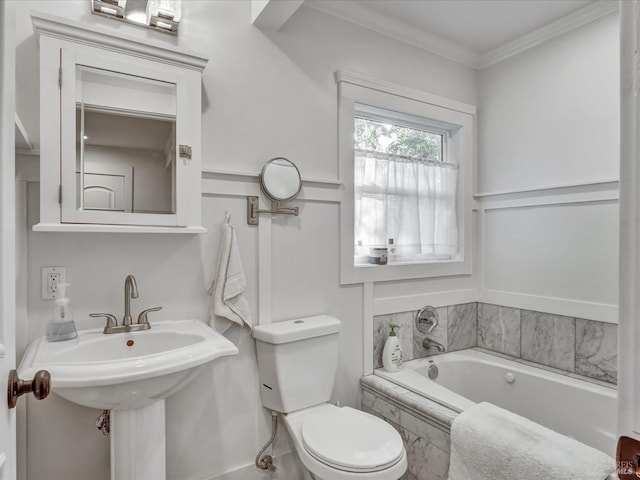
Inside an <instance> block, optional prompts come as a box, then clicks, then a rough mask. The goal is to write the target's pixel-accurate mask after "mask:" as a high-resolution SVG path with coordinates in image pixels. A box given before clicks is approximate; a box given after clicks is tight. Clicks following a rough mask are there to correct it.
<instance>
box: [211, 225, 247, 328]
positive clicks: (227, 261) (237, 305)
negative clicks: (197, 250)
mask: <svg viewBox="0 0 640 480" xmlns="http://www.w3.org/2000/svg"><path fill="white" fill-rule="evenodd" d="M222 228H223V229H224V230H223V235H222V244H221V245H220V254H219V255H218V269H217V271H216V270H215V269H214V274H213V276H212V278H211V282H210V283H209V289H208V292H209V295H211V296H212V299H211V321H210V324H211V326H212V327H214V328H215V329H216V330H218V331H219V332H220V333H224V332H225V331H226V330H227V329H228V328H229V327H230V326H231V325H233V322H235V323H237V324H238V325H240V326H243V325H247V326H248V327H249V330H251V329H252V328H253V325H252V321H251V310H250V309H249V302H248V301H247V297H246V295H245V291H246V289H247V280H246V278H245V276H244V270H243V268H242V262H241V261H240V252H239V250H238V244H237V242H236V234H235V231H234V228H233V227H232V226H231V225H230V224H229V217H228V216H227V222H226V223H225V224H224V226H223V227H222Z"/></svg>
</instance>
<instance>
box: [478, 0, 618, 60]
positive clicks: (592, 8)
mask: <svg viewBox="0 0 640 480" xmlns="http://www.w3.org/2000/svg"><path fill="white" fill-rule="evenodd" d="M617 11H618V2H617V1H611V0H602V1H598V2H595V3H592V4H591V5H587V6H586V7H583V8H581V9H580V10H576V11H575V12H573V13H570V14H569V15H567V16H565V17H562V18H560V19H558V20H556V21H555V22H551V23H550V24H548V25H545V26H544V27H541V28H539V29H537V30H534V31H533V32H531V33H528V34H526V35H523V36H522V37H520V38H517V39H515V40H513V41H511V42H509V43H507V44H505V45H503V46H501V47H498V48H495V49H493V50H491V51H489V52H487V53H486V54H484V55H481V56H480V57H479V59H478V68H479V69H483V68H487V67H489V66H491V65H494V64H496V63H498V62H501V61H502V60H506V59H507V58H509V57H513V56H515V55H517V54H519V53H522V52H524V51H525V50H529V49H530V48H533V47H536V46H538V45H540V44H542V43H545V42H548V41H549V40H552V39H553V38H556V37H559V36H560V35H564V34H565V33H568V32H570V31H572V30H575V29H576V28H580V27H582V26H584V25H586V24H588V23H591V22H594V21H596V20H598V19H600V18H602V17H604V16H606V15H609V14H611V13H614V12H617Z"/></svg>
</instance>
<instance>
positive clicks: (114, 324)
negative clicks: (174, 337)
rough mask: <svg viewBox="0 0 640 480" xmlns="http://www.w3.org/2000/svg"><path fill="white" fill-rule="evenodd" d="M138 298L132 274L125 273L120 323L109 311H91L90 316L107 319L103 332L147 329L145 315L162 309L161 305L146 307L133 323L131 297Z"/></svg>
mask: <svg viewBox="0 0 640 480" xmlns="http://www.w3.org/2000/svg"><path fill="white" fill-rule="evenodd" d="M132 298H138V284H137V283H136V279H135V277H134V276H133V275H127V278H125V280H124V317H123V318H122V325H118V319H117V318H116V317H115V315H111V314H110V313H91V314H89V316H90V317H93V318H99V317H104V318H106V319H107V324H106V326H105V327H104V330H103V333H107V334H108V333H120V332H135V331H137V330H149V329H150V328H151V325H150V324H149V319H148V318H147V315H148V314H149V312H157V311H159V310H162V307H154V308H147V309H146V310H143V311H142V312H140V315H138V322H137V323H133V322H132V318H131V299H132Z"/></svg>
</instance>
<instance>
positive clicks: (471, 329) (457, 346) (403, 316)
mask: <svg viewBox="0 0 640 480" xmlns="http://www.w3.org/2000/svg"><path fill="white" fill-rule="evenodd" d="M477 308H478V305H477V303H476V302H472V303H464V304H460V305H451V306H448V307H439V308H436V313H437V314H438V326H437V327H436V328H435V329H434V330H433V332H431V333H429V334H428V335H425V334H423V333H421V332H419V331H418V329H417V328H416V326H415V318H416V314H417V310H416V311H412V312H402V313H393V314H390V315H377V316H375V317H373V367H374V368H381V367H382V349H383V348H384V343H385V342H386V340H387V337H388V336H389V323H396V324H398V325H400V329H399V331H398V338H399V339H400V346H401V347H402V356H403V359H404V360H405V361H409V360H413V359H414V358H422V357H426V356H427V355H431V354H433V351H427V350H425V349H424V348H423V346H422V341H423V340H424V338H425V337H430V338H433V339H434V340H436V341H437V342H440V343H441V344H442V345H444V346H445V348H446V350H447V351H448V352H450V351H453V350H462V349H465V348H471V347H475V346H476V343H477V332H476V329H477V317H478V313H477Z"/></svg>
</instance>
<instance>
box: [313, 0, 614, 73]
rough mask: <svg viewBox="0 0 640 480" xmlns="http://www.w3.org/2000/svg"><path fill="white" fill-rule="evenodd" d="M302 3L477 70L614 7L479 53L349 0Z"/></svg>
mask: <svg viewBox="0 0 640 480" xmlns="http://www.w3.org/2000/svg"><path fill="white" fill-rule="evenodd" d="M304 5H305V6H307V7H309V8H312V9H314V10H317V11H319V12H322V13H326V14H328V15H332V16H334V17H338V18H340V19H342V20H346V21H348V22H351V23H354V24H356V25H359V26H361V27H363V28H366V29H369V30H373V31H374V32H378V33H381V34H383V35H386V36H388V37H392V38H395V39H396V40H400V41H401V42H404V43H407V44H409V45H413V46H414V47H418V48H420V49H422V50H426V51H428V52H430V53H433V54H435V55H438V56H440V57H443V58H446V59H448V60H451V61H453V62H456V63H460V64H462V65H466V66H467V67H471V68H474V69H477V70H482V69H483V68H486V67H489V66H490V65H494V64H496V63H498V62H501V61H503V60H506V59H507V58H510V57H512V56H514V55H517V54H519V53H522V52H524V51H526V50H529V49H530V48H533V47H536V46H538V45H540V44H542V43H544V42H547V41H549V40H551V39H553V38H555V37H558V36H560V35H564V34H565V33H568V32H570V31H572V30H575V29H576V28H579V27H582V26H583V25H586V24H588V23H590V22H593V21H595V20H598V19H599V18H602V17H604V16H606V15H609V14H611V13H614V12H616V11H617V10H618V2H617V1H614V0H598V1H596V2H595V3H592V4H591V5H587V6H586V7H583V8H581V9H580V10H577V11H575V12H573V13H570V14H569V15H567V16H565V17H562V18H560V19H558V20H556V21H554V22H552V23H550V24H548V25H545V26H544V27H541V28H539V29H537V30H534V31H533V32H531V33H528V34H526V35H523V36H522V37H520V38H517V39H515V40H513V41H511V42H509V43H507V44H505V45H503V46H501V47H498V48H495V49H493V50H490V51H489V52H487V53H485V54H479V53H477V52H475V51H474V50H471V49H469V48H466V47H463V46H461V45H459V44H457V43H454V42H451V41H448V40H444V39H443V38H441V37H439V36H437V35H434V34H432V33H428V32H425V31H423V30H420V29H418V28H415V27H413V26H411V25H408V24H406V23H404V22H401V21H399V20H396V19H392V18H388V17H386V16H385V15H382V14H380V13H378V12H375V11H373V10H371V9H369V8H366V7H363V6H361V5H359V4H357V3H354V2H351V1H331V0H313V1H309V0H307V1H306V2H305V3H304Z"/></svg>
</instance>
